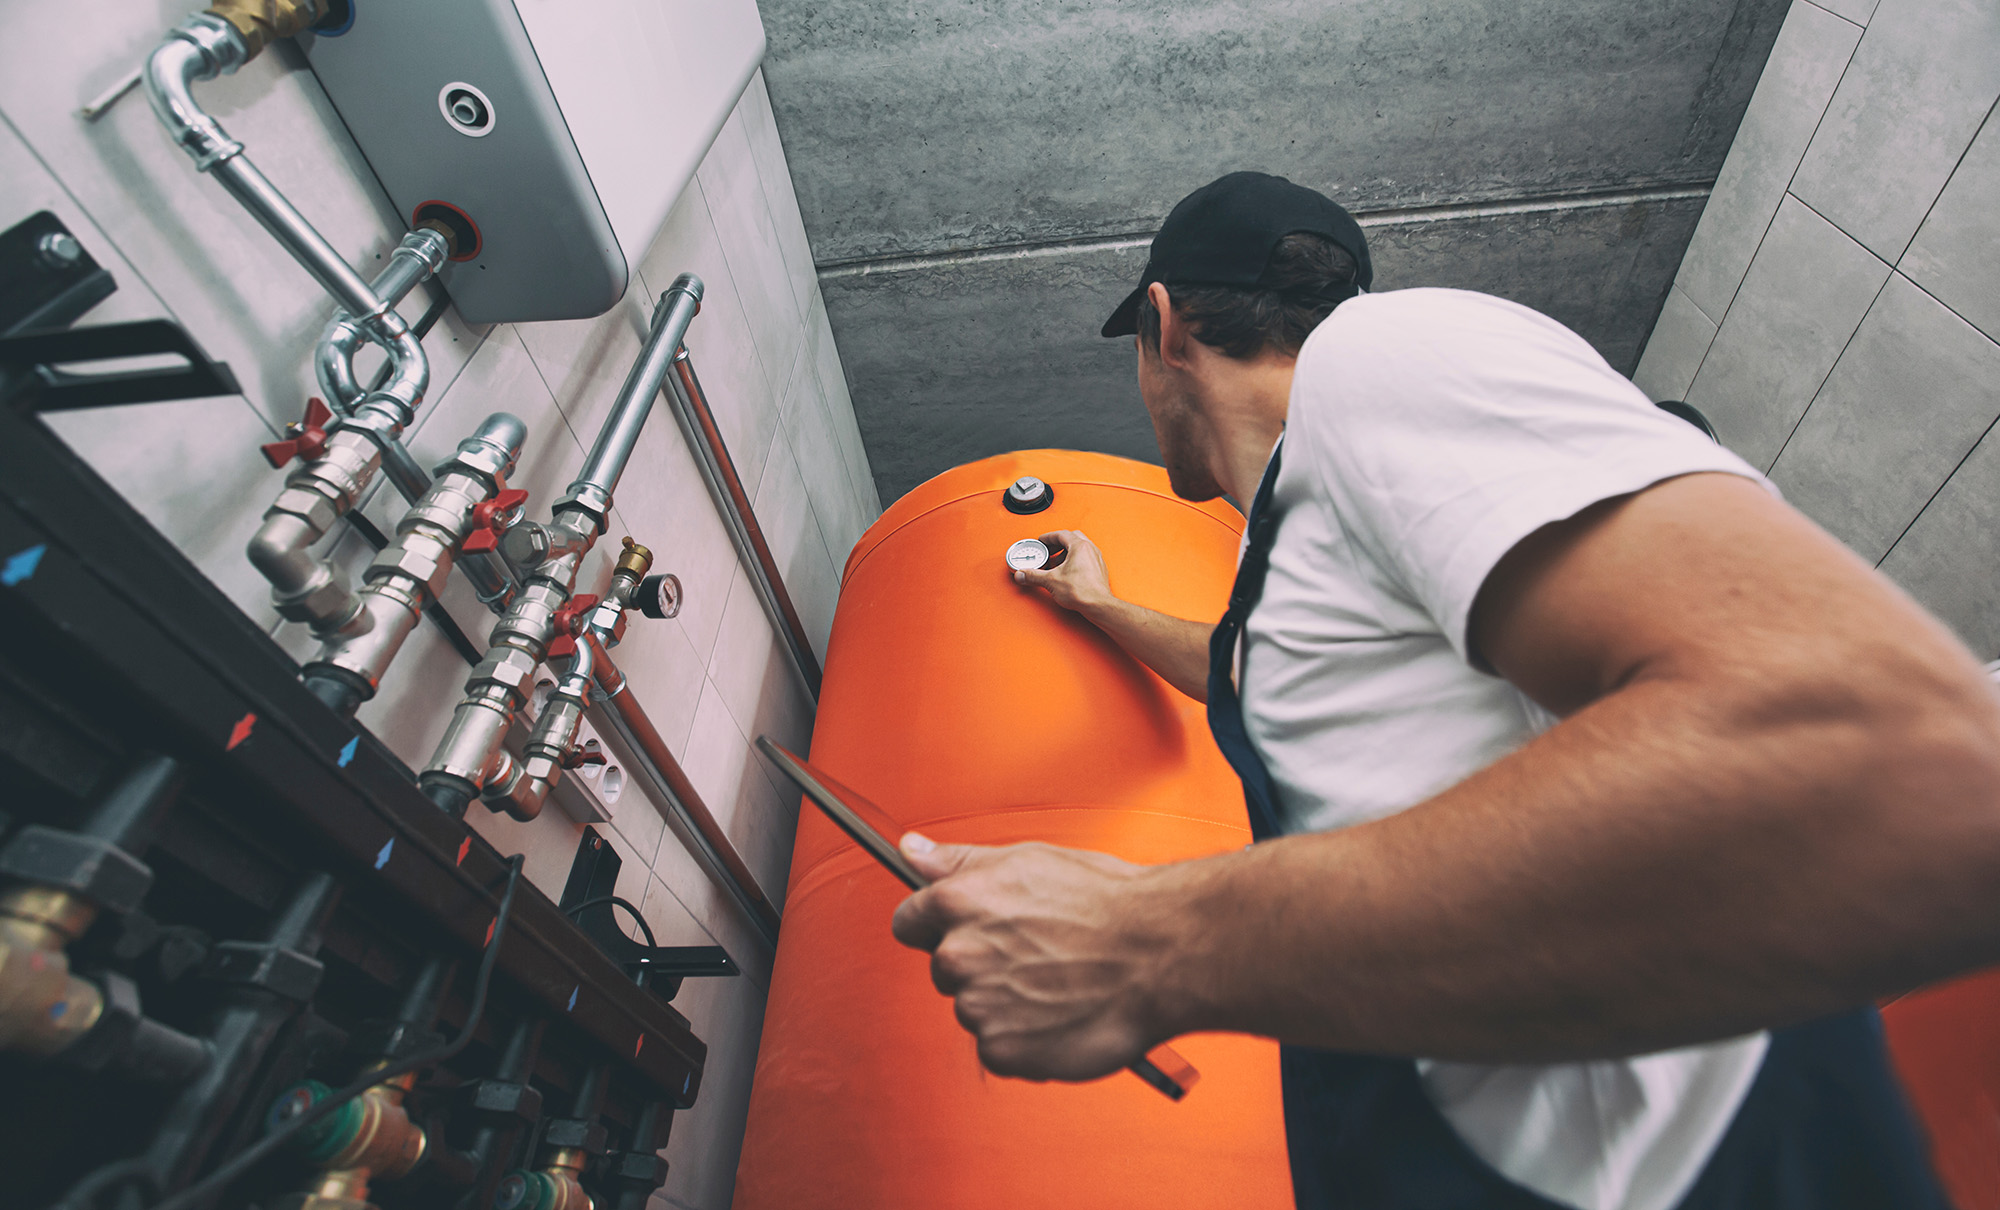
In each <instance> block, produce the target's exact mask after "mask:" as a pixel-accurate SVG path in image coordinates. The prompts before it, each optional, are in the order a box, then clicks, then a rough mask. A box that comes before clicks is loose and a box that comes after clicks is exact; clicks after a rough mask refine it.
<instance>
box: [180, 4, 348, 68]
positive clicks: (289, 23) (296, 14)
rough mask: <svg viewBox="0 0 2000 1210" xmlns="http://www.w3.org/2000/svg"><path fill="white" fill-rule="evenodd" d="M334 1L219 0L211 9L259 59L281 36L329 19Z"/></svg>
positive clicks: (251, 54) (296, 32)
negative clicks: (261, 53)
mask: <svg viewBox="0 0 2000 1210" xmlns="http://www.w3.org/2000/svg"><path fill="white" fill-rule="evenodd" d="M330 7H331V0H215V3H213V4H211V5H209V6H208V11H209V12H211V13H214V14H215V15H216V16H218V17H220V18H222V19H223V20H224V21H227V22H229V24H230V25H231V26H233V27H234V28H235V30H236V32H237V33H238V34H239V35H241V36H242V38H243V43H244V45H245V46H247V47H249V48H250V54H249V58H252V59H254V58H256V57H257V55H258V53H259V52H260V51H262V50H263V49H264V48H265V47H266V46H269V45H270V44H271V43H272V42H274V41H276V40H277V39H279V38H290V37H293V36H295V35H297V34H302V33H304V32H306V31H307V30H309V29H311V28H312V27H313V26H315V25H317V24H319V23H320V22H321V21H324V20H326V15H327V11H328V9H329V8H330Z"/></svg>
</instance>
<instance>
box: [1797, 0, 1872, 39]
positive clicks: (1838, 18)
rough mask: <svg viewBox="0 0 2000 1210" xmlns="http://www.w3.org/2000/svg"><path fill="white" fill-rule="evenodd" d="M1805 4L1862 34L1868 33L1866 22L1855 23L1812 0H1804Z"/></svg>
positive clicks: (1849, 18)
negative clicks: (1843, 22) (1845, 23)
mask: <svg viewBox="0 0 2000 1210" xmlns="http://www.w3.org/2000/svg"><path fill="white" fill-rule="evenodd" d="M1805 3H1807V4H1810V5H1812V6H1813V7H1814V8H1816V9H1818V10H1819V11H1821V12H1823V13H1825V14H1826V15H1827V16H1829V17H1832V18H1833V19H1834V20H1836V21H1845V22H1847V23H1848V24H1849V25H1852V26H1853V27H1854V28H1856V29H1858V30H1860V31H1861V32H1862V33H1864V34H1865V33H1867V32H1868V23H1867V22H1866V21H1856V20H1855V19H1854V18H1852V17H1849V16H1845V15H1843V14H1841V13H1836V12H1834V11H1833V10H1832V9H1830V8H1828V7H1827V6H1826V5H1824V4H1818V3H1815V2H1814V0H1805ZM1870 19H1871V20H1872V19H1873V18H1872V17H1871V18H1870Z"/></svg>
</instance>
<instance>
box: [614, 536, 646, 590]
mask: <svg viewBox="0 0 2000 1210" xmlns="http://www.w3.org/2000/svg"><path fill="white" fill-rule="evenodd" d="M622 545H623V546H624V547H625V551H624V553H623V554H621V555H619V556H618V566H617V568H616V569H615V570H614V571H613V572H612V574H613V575H616V574H618V573H619V572H624V573H625V574H627V575H629V576H631V577H632V581H633V583H637V582H639V581H640V580H643V579H645V578H646V573H647V572H649V571H651V570H652V569H653V552H652V551H650V550H647V549H646V548H645V547H643V546H641V545H639V544H638V543H637V542H634V541H633V540H632V539H631V538H629V537H628V538H626V539H625V540H624V542H623V543H622Z"/></svg>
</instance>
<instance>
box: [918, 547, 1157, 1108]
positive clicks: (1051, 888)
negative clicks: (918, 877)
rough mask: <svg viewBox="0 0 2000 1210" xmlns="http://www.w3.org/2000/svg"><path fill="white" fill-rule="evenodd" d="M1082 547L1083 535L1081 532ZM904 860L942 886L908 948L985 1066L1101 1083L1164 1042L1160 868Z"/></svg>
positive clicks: (1043, 859) (1059, 852)
mask: <svg viewBox="0 0 2000 1210" xmlns="http://www.w3.org/2000/svg"><path fill="white" fill-rule="evenodd" d="M1079 536H1080V535H1079ZM902 849H903V853H904V855H905V856H907V857H908V858H909V859H910V861H911V863H912V864H914V865H915V866H916V867H917V869H918V870H920V871H921V872H922V873H923V874H924V876H925V877H927V878H930V879H932V880H933V883H932V885H931V886H929V887H927V888H925V889H924V890H921V891H918V892H917V893H916V894H914V895H911V896H910V897H909V898H908V899H905V900H904V901H903V903H902V906H900V907H898V908H897V909H896V915H895V919H894V921H893V922H892V925H891V928H892V931H893V932H894V933H895V935H896V940H898V941H900V942H902V943H903V944H904V945H907V946H910V947H911V948H913V949H921V950H928V951H930V954H931V982H933V983H935V984H936V985H937V989H938V990H939V991H940V992H943V993H944V994H945V995H947V996H951V997H953V999H954V1000H955V1001H956V1010H957V1014H958V1021H959V1024H961V1025H963V1026H965V1028H966V1029H967V1030H969V1031H971V1033H972V1034H973V1036H974V1037H976V1038H977V1039H978V1040H979V1059H980V1062H982V1063H984V1064H985V1065H986V1067H987V1068H988V1069H989V1070H991V1071H993V1072H995V1073H997V1074H999V1075H1003V1076H1017V1077H1021V1078H1025V1079H1031V1080H1049V1079H1058V1080H1090V1079H1095V1078H1097V1077H1099V1076H1104V1075H1109V1074H1110V1073H1112V1072H1114V1071H1117V1070H1118V1069H1119V1068H1121V1067H1124V1066H1126V1065H1127V1064H1130V1063H1131V1062H1132V1061H1133V1060H1135V1059H1137V1058H1139V1057H1140V1056H1141V1055H1144V1054H1145V1053H1146V1051H1147V1050H1148V1049H1149V1048H1150V1047H1152V1046H1153V1045H1155V1044H1156V1043H1158V1042H1159V1041H1161V1040H1162V1038H1161V1037H1159V1036H1155V1034H1156V1032H1157V1030H1156V1027H1154V1026H1153V1025H1152V1024H1151V1023H1150V1018H1151V1016H1152V1012H1151V1008H1150V992H1149V988H1150V985H1151V983H1152V980H1153V976H1154V972H1155V970H1156V968H1157V967H1158V966H1159V964H1160V962H1161V960H1162V957H1163V955H1164V953H1165V951H1166V949H1167V948H1168V947H1166V946H1165V945H1164V944H1162V941H1163V933H1164V929H1163V928H1162V925H1163V924H1164V923H1165V922H1164V920H1163V919H1162V917H1163V916H1170V915H1171V913H1162V912H1159V911H1158V910H1157V909H1156V908H1153V907H1150V906H1148V901H1149V900H1150V896H1149V895H1148V894H1147V893H1146V891H1147V885H1146V884H1147V882H1148V874H1149V872H1150V871H1149V870H1148V869H1147V868H1146V867H1144V866H1136V865H1132V864H1130V863H1128V862H1124V861H1120V860H1119V859H1117V858H1116V857H1111V856H1109V855H1107V854H1104V853H1090V852H1085V851H1083V850H1080V849H1062V848H1056V847H1054V846H1051V845H1044V844H1019V845H1009V846H1006V847H1004V848H989V847H986V846H982V845H939V844H935V843H933V842H932V841H930V840H929V839H928V838H926V837H924V836H921V835H918V834H917V833H915V832H912V833H909V834H908V835H906V836H904V837H903V841H902Z"/></svg>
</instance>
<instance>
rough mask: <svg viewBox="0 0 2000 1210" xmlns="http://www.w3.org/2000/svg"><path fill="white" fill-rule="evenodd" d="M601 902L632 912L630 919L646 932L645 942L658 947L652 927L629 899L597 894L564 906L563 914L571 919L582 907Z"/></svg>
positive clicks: (655, 947)
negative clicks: (573, 905)
mask: <svg viewBox="0 0 2000 1210" xmlns="http://www.w3.org/2000/svg"><path fill="white" fill-rule="evenodd" d="M602 903H608V904H610V905H611V906H613V907H622V908H624V909H625V910H626V911H628V912H630V913H632V919H633V920H635V921H637V922H638V924H639V931H640V932H642V933H644V934H646V944H647V945H649V946H651V947H652V948H654V949H659V948H660V943H659V942H657V941H655V940H653V930H652V927H651V926H650V925H648V924H647V923H646V918H645V917H644V916H641V915H640V914H639V909H638V908H635V907H633V906H632V901H631V900H630V899H624V898H621V897H619V896H617V895H599V896H598V897H597V898H595V899H586V900H584V901H583V902H582V903H579V904H577V905H576V906H575V907H570V908H564V909H563V915H565V916H568V917H569V918H570V919H571V920H574V919H576V918H577V917H578V916H579V915H581V914H582V912H583V909H585V908H594V907H596V906H598V905H599V904H602Z"/></svg>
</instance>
